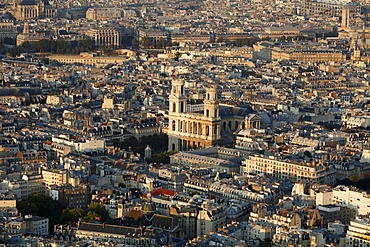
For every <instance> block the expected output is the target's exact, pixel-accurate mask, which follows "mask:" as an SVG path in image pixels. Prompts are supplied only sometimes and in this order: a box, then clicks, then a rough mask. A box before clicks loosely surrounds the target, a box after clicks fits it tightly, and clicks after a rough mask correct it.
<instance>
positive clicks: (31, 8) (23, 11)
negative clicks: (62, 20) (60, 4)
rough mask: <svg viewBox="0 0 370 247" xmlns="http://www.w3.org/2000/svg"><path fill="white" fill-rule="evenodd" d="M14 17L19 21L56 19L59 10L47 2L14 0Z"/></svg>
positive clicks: (45, 0)
mask: <svg viewBox="0 0 370 247" xmlns="http://www.w3.org/2000/svg"><path fill="white" fill-rule="evenodd" d="M13 15H14V17H15V18H16V19H17V20H30V19H35V18H54V17H56V16H57V8H54V7H53V6H51V5H50V3H49V2H48V1H47V0H21V1H20V0H14V1H13Z"/></svg>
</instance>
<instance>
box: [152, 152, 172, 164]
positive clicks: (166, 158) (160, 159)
mask: <svg viewBox="0 0 370 247" xmlns="http://www.w3.org/2000/svg"><path fill="white" fill-rule="evenodd" d="M175 153H176V151H173V150H171V151H166V152H162V153H158V154H153V155H152V157H151V158H150V159H148V163H157V164H159V163H163V164H169V163H170V156H171V155H173V154H175Z"/></svg>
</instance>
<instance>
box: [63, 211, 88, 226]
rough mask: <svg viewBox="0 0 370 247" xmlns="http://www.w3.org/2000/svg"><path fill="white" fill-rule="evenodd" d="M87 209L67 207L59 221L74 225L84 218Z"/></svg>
mask: <svg viewBox="0 0 370 247" xmlns="http://www.w3.org/2000/svg"><path fill="white" fill-rule="evenodd" d="M84 215H85V211H84V210H83V209H81V208H72V209H70V208H66V209H64V210H63V212H62V215H61V216H60V219H59V222H60V223H61V224H68V225H74V224H75V223H76V222H78V220H79V219H80V218H83V217H84Z"/></svg>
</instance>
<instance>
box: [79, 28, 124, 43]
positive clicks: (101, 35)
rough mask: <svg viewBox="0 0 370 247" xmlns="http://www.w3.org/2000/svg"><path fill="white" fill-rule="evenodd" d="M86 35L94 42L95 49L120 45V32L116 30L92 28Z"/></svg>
mask: <svg viewBox="0 0 370 247" xmlns="http://www.w3.org/2000/svg"><path fill="white" fill-rule="evenodd" d="M86 35H87V36H89V37H90V38H91V39H92V40H93V42H94V45H95V47H99V46H115V47H118V46H119V45H120V35H119V32H118V31H117V30H115V29H114V28H109V27H107V28H92V29H90V30H88V31H87V32H86Z"/></svg>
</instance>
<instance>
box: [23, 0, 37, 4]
mask: <svg viewBox="0 0 370 247" xmlns="http://www.w3.org/2000/svg"><path fill="white" fill-rule="evenodd" d="M20 5H36V1H35V0H22V1H21V2H20Z"/></svg>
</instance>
